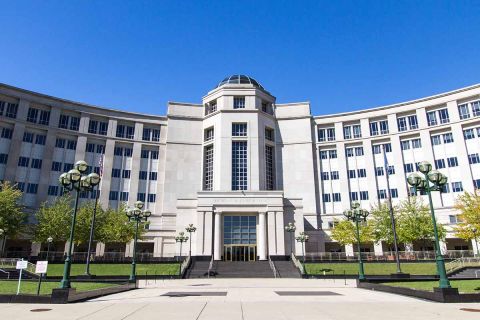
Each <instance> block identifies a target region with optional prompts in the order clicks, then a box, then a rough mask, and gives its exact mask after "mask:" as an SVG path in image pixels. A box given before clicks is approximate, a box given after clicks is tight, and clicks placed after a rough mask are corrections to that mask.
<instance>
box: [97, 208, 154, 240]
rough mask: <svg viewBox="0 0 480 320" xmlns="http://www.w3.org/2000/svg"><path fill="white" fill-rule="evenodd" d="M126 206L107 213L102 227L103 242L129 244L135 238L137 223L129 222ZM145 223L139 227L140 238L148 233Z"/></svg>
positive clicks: (108, 210) (101, 236) (109, 210)
mask: <svg viewBox="0 0 480 320" xmlns="http://www.w3.org/2000/svg"><path fill="white" fill-rule="evenodd" d="M125 213H126V206H125V205H123V204H122V205H121V206H120V207H119V208H118V209H117V210H115V209H112V208H109V209H107V210H106V212H105V223H104V224H103V225H102V226H100V230H99V234H100V235H99V237H100V239H101V241H102V242H120V243H127V242H129V241H131V240H132V239H133V238H134V236H135V223H134V222H130V221H129V220H128V217H127V215H126V214H125ZM145 224H146V223H144V222H142V223H140V224H139V226H138V237H139V239H140V238H141V236H142V235H143V234H144V233H145V232H146V230H145Z"/></svg>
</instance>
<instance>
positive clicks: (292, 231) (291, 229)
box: [285, 222, 297, 255]
mask: <svg viewBox="0 0 480 320" xmlns="http://www.w3.org/2000/svg"><path fill="white" fill-rule="evenodd" d="M295 230H297V227H295V225H294V224H293V223H292V222H289V223H288V224H287V225H286V226H285V231H287V232H288V233H289V234H290V246H291V248H290V255H292V254H293V247H294V246H295V243H294V242H293V236H294V235H295Z"/></svg>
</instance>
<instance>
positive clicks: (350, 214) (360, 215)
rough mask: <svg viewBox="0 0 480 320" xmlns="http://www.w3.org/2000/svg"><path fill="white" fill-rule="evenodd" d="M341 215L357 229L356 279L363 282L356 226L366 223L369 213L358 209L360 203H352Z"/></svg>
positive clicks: (358, 231)
mask: <svg viewBox="0 0 480 320" xmlns="http://www.w3.org/2000/svg"><path fill="white" fill-rule="evenodd" d="M343 215H344V216H345V217H346V218H347V219H348V220H350V221H353V222H355V227H356V229H357V246H358V279H359V280H365V271H364V269H363V261H362V251H361V246H360V226H359V225H358V224H359V223H360V222H365V221H367V216H368V215H369V212H368V211H367V210H363V209H361V208H360V203H358V202H353V203H352V209H350V210H345V211H344V212H343Z"/></svg>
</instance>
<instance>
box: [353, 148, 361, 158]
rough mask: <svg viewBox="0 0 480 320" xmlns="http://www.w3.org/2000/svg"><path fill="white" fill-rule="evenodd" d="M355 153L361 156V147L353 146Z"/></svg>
mask: <svg viewBox="0 0 480 320" xmlns="http://www.w3.org/2000/svg"><path fill="white" fill-rule="evenodd" d="M355 155H356V156H357V157H359V156H363V147H355Z"/></svg>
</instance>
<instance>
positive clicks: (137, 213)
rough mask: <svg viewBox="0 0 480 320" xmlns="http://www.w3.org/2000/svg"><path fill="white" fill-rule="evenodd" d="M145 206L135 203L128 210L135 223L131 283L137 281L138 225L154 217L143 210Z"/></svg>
mask: <svg viewBox="0 0 480 320" xmlns="http://www.w3.org/2000/svg"><path fill="white" fill-rule="evenodd" d="M144 206H145V204H144V203H143V202H142V201H137V202H135V203H134V206H133V208H129V209H127V212H126V215H127V217H128V219H129V221H131V222H135V238H134V240H133V255H132V272H131V273H130V279H129V280H130V282H135V281H136V279H137V278H136V256H137V240H138V224H139V223H140V222H146V221H147V220H148V218H149V217H150V216H151V215H152V212H151V211H150V210H148V209H146V210H142V209H143V207H144Z"/></svg>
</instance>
